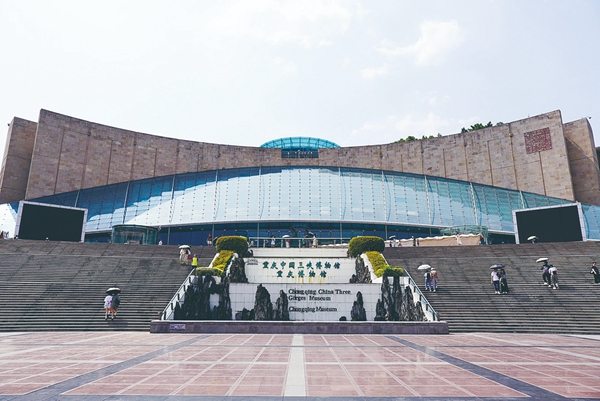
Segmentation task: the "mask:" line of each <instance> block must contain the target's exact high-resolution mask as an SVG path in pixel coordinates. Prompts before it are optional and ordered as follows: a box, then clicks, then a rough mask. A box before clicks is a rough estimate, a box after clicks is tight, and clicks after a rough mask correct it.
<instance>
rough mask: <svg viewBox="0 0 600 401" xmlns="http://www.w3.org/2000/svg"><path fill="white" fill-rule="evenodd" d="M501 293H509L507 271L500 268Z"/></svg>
mask: <svg viewBox="0 0 600 401" xmlns="http://www.w3.org/2000/svg"><path fill="white" fill-rule="evenodd" d="M499 275H500V294H508V281H507V280H506V271H505V270H504V269H500V272H499Z"/></svg>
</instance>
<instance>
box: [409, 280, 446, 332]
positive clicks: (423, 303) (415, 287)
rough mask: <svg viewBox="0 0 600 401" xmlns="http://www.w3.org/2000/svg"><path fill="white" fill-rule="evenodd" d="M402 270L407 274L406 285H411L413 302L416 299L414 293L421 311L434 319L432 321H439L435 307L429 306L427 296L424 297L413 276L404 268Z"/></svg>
mask: <svg viewBox="0 0 600 401" xmlns="http://www.w3.org/2000/svg"><path fill="white" fill-rule="evenodd" d="M404 272H405V273H406V275H407V276H408V285H410V287H411V290H412V292H413V299H414V300H415V302H416V300H417V297H416V295H418V298H419V299H418V300H419V301H420V302H421V307H422V308H423V312H425V314H426V315H428V316H429V317H431V320H432V321H434V322H437V321H439V318H438V313H437V312H436V310H435V309H433V306H431V304H430V303H429V301H428V300H427V298H425V295H424V294H423V292H422V291H421V289H420V288H419V286H418V285H417V283H416V282H415V280H413V278H412V276H411V275H410V273H409V272H407V271H406V270H405V271H404Z"/></svg>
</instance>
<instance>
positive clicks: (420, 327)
mask: <svg viewBox="0 0 600 401" xmlns="http://www.w3.org/2000/svg"><path fill="white" fill-rule="evenodd" d="M150 333H238V334H243V333H248V334H448V323H447V322H374V321H370V322H315V321H295V322H281V321H250V320H243V321H241V320H234V321H230V320H203V321H199V320H153V321H152V322H151V323H150Z"/></svg>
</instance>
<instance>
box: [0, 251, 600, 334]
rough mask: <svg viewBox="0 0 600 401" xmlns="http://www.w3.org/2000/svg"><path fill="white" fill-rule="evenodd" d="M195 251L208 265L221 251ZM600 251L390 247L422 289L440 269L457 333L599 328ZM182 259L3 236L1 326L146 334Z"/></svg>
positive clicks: (185, 269)
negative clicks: (110, 296)
mask: <svg viewBox="0 0 600 401" xmlns="http://www.w3.org/2000/svg"><path fill="white" fill-rule="evenodd" d="M193 252H195V253H197V254H198V256H199V265H200V266H208V265H209V263H210V261H211V260H212V258H213V257H214V255H215V248H209V247H194V249H193ZM598 255H600V243H596V242H586V243H584V242H577V243H575V242H573V243H551V244H544V243H538V244H522V245H492V246H452V247H409V248H386V249H385V251H384V256H385V257H386V259H387V260H388V263H390V264H391V265H393V266H400V267H404V268H406V269H407V271H408V272H409V273H410V274H411V275H412V276H413V278H414V279H415V280H416V281H417V283H418V284H419V285H420V287H421V288H422V289H423V281H424V280H423V272H421V271H418V270H417V267H418V266H419V265H421V264H423V263H427V264H429V265H431V266H433V267H435V268H436V269H437V270H438V271H439V273H440V284H439V287H438V292H436V293H430V292H426V291H425V292H424V294H425V296H426V297H427V299H428V300H429V301H430V303H431V304H432V305H433V307H434V308H435V309H436V311H438V313H439V317H440V319H441V320H445V321H447V322H448V325H449V328H450V332H451V333H457V332H497V333H503V332H530V333H572V334H573V333H578V334H600V285H594V284H593V278H592V275H591V274H589V271H590V266H591V264H592V262H593V261H594V260H596V257H597V256H598ZM178 256H179V250H178V249H177V247H176V246H165V245H163V246H148V245H117V244H87V243H86V244H78V243H66V242H51V241H50V242H44V241H25V240H0V302H1V303H2V305H3V308H2V311H3V313H2V319H0V331H34V330H82V331H86V330H141V331H148V330H149V328H150V321H151V320H153V319H156V318H158V317H159V313H160V312H161V311H162V310H163V308H164V307H165V305H167V303H168V302H169V300H170V299H171V297H172V296H173V294H174V293H175V292H176V291H177V289H178V288H179V286H180V285H181V283H182V282H183V280H184V278H185V277H186V276H187V274H188V273H189V271H190V267H189V266H182V265H180V264H179V257H178ZM540 257H548V258H549V259H550V263H551V264H554V265H555V266H557V267H558V270H559V277H560V289H558V290H553V289H550V288H548V287H547V286H543V285H542V277H541V271H540V264H536V263H535V261H536V259H538V258H540ZM599 262H600V260H599ZM496 263H502V264H504V265H505V266H506V271H507V274H508V282H509V287H510V293H509V294H503V295H496V294H494V290H493V288H492V286H491V284H490V269H489V267H490V266H491V265H492V264H496ZM112 286H118V287H120V288H121V289H122V304H121V308H120V311H119V314H118V317H117V318H116V319H115V320H114V321H104V309H103V307H102V304H103V298H104V296H105V293H104V292H105V290H106V289H107V288H108V287H112Z"/></svg>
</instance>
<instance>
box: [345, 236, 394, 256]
mask: <svg viewBox="0 0 600 401" xmlns="http://www.w3.org/2000/svg"><path fill="white" fill-rule="evenodd" d="M384 250H385V242H383V238H381V237H376V236H364V237H354V238H352V239H351V240H350V242H349V243H348V254H349V255H350V257H353V258H355V257H357V256H358V255H360V254H363V253H365V252H368V251H377V252H379V253H381V252H383V251H384Z"/></svg>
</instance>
